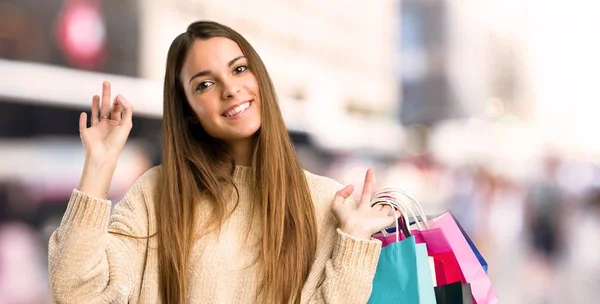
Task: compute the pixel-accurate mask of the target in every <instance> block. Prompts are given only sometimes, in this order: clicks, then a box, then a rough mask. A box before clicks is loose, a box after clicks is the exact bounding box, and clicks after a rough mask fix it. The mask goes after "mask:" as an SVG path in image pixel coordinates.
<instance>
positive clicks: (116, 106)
mask: <svg viewBox="0 0 600 304" xmlns="http://www.w3.org/2000/svg"><path fill="white" fill-rule="evenodd" d="M122 110H123V107H122V106H121V104H120V103H119V96H118V95H117V97H115V101H114V102H113V108H112V112H111V113H110V119H111V120H116V121H121V111H122Z"/></svg>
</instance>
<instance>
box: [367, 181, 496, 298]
mask: <svg viewBox="0 0 600 304" xmlns="http://www.w3.org/2000/svg"><path fill="white" fill-rule="evenodd" d="M374 195H375V196H377V197H386V198H388V199H390V200H394V201H397V202H399V204H400V205H401V208H403V209H401V210H404V211H402V212H403V213H407V212H408V213H410V214H411V215H412V217H413V219H415V224H414V225H411V227H409V230H410V232H411V234H412V236H414V237H415V241H416V242H417V243H419V244H420V243H425V244H426V246H427V252H428V255H429V256H432V257H434V261H435V259H436V257H437V259H438V267H439V266H440V265H441V266H442V268H443V269H441V271H440V269H438V268H436V276H437V278H436V279H437V284H438V285H440V286H441V285H444V284H447V283H453V281H458V278H457V277H456V275H457V273H456V272H457V271H456V269H457V268H458V269H460V275H461V280H460V281H461V282H462V283H470V287H471V292H472V295H473V299H474V302H475V303H478V304H489V303H496V302H497V301H498V295H497V294H496V292H495V290H494V288H493V286H492V283H491V280H490V278H489V276H488V275H487V273H486V272H485V270H484V269H483V267H482V265H481V263H480V262H479V260H478V259H477V257H476V256H475V253H474V251H473V250H472V249H471V247H470V246H469V244H468V242H467V240H466V238H465V237H464V235H463V233H462V232H461V231H460V228H459V226H458V224H457V221H456V220H455V219H454V218H453V217H452V214H451V213H450V212H445V213H443V214H442V215H440V216H438V217H435V218H433V219H428V218H427V217H426V216H425V213H424V212H423V209H422V207H421V206H420V204H419V203H418V202H417V201H416V200H414V199H413V198H412V197H410V196H409V195H407V194H406V193H405V192H404V191H402V190H399V189H396V188H383V189H380V190H378V191H376V192H375V194H374ZM414 210H416V213H418V214H419V217H417V216H416V215H415V211H414ZM406 222H409V221H408V220H406ZM382 234H383V235H384V236H385V237H387V236H388V235H387V231H382ZM388 246H389V245H388ZM453 256H454V257H453ZM440 260H441V261H442V263H440Z"/></svg>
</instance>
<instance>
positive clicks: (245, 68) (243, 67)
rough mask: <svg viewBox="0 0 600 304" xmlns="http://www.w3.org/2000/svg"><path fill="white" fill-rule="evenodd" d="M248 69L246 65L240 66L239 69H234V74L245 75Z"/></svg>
mask: <svg viewBox="0 0 600 304" xmlns="http://www.w3.org/2000/svg"><path fill="white" fill-rule="evenodd" d="M247 69H248V67H247V66H245V65H238V66H237V67H235V69H233V74H239V73H243V72H245V71H246V70H247Z"/></svg>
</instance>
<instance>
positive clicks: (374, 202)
mask: <svg viewBox="0 0 600 304" xmlns="http://www.w3.org/2000/svg"><path fill="white" fill-rule="evenodd" d="M378 205H388V206H390V207H392V212H394V221H395V224H396V232H395V234H396V242H399V241H400V229H402V231H403V232H404V234H405V236H406V237H409V236H410V235H411V234H410V230H409V228H408V227H409V224H410V222H409V221H408V217H407V216H406V214H407V212H406V209H405V208H404V206H402V205H399V204H398V203H397V202H395V201H393V200H390V199H387V198H375V199H373V200H372V201H371V207H375V206H378ZM396 210H398V211H400V216H401V217H402V218H403V219H404V223H402V225H400V221H399V220H398V218H399V216H398V214H396ZM381 233H383V235H384V236H388V234H387V231H386V230H385V228H384V229H383V230H381Z"/></svg>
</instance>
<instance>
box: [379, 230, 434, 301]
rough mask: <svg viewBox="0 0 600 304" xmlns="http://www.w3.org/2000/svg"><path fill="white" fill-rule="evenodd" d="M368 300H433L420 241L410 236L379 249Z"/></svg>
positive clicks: (429, 275) (431, 287)
mask: <svg viewBox="0 0 600 304" xmlns="http://www.w3.org/2000/svg"><path fill="white" fill-rule="evenodd" d="M368 303H369V304H389V303H403V304H404V303H406V304H431V303H435V292H434V290H433V283H432V278H431V270H430V267H429V260H428V258H427V249H426V248H425V245H424V244H417V243H415V239H414V237H412V236H411V237H408V238H406V239H404V240H402V241H399V242H394V243H392V244H390V245H388V246H386V247H385V248H382V249H381V255H380V256H379V262H378V264H377V271H376V272H375V278H374V279H373V291H372V292H371V297H370V298H369V302H368Z"/></svg>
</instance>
